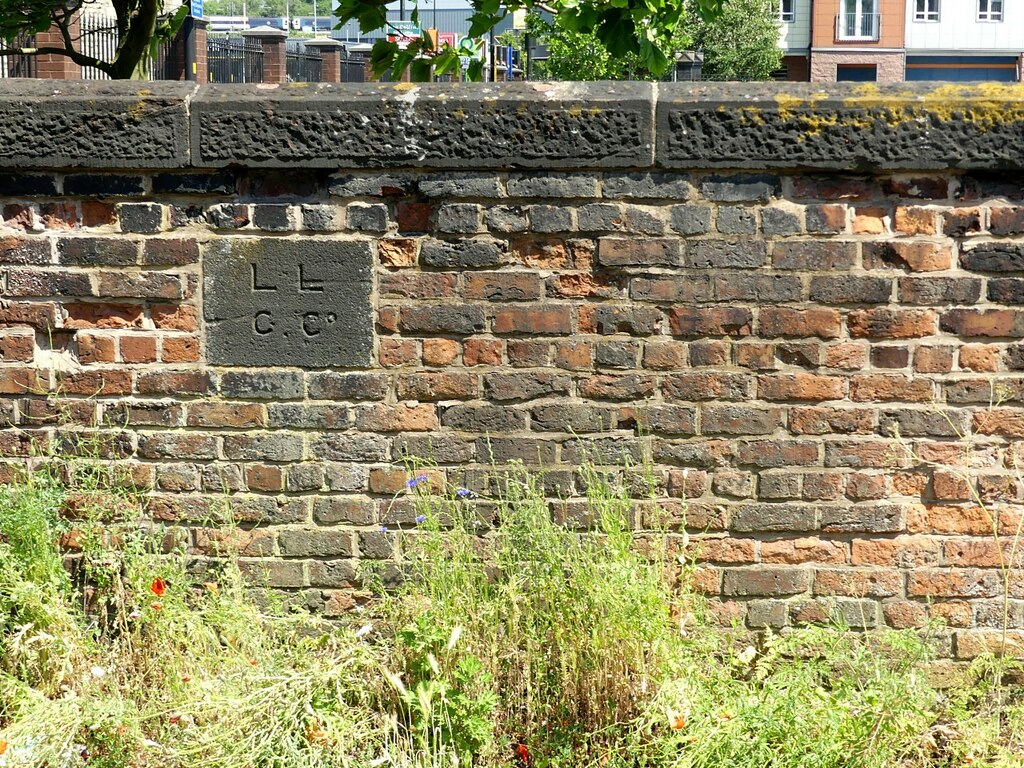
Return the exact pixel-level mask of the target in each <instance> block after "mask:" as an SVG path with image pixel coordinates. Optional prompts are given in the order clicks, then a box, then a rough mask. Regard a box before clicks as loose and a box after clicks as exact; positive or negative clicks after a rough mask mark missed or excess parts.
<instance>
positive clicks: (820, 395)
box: [757, 373, 843, 401]
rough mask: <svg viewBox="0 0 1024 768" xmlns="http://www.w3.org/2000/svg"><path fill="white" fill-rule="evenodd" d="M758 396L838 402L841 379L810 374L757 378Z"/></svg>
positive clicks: (841, 387) (774, 398) (768, 398)
mask: <svg viewBox="0 0 1024 768" xmlns="http://www.w3.org/2000/svg"><path fill="white" fill-rule="evenodd" d="M757 391H758V395H759V396H760V397H761V398H762V399H764V400H801V401H814V400H840V399H842V397H843V379H841V378H839V377H836V376H818V375H815V374H812V373H786V374H775V375H767V376H760V377H758V381H757Z"/></svg>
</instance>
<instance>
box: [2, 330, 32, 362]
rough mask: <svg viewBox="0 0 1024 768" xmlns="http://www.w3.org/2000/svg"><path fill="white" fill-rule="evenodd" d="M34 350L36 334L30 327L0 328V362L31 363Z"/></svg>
mask: <svg viewBox="0 0 1024 768" xmlns="http://www.w3.org/2000/svg"><path fill="white" fill-rule="evenodd" d="M35 350H36V334H35V331H33V330H32V329H31V328H9V329H6V330H0V363H31V362H32V360H33V358H34V357H35Z"/></svg>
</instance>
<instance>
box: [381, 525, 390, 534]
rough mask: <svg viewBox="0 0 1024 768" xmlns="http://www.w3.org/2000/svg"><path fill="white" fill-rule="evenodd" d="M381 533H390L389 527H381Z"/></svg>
mask: <svg viewBox="0 0 1024 768" xmlns="http://www.w3.org/2000/svg"><path fill="white" fill-rule="evenodd" d="M380 532H381V533H387V532H388V527H387V526H386V525H382V526H381V527H380Z"/></svg>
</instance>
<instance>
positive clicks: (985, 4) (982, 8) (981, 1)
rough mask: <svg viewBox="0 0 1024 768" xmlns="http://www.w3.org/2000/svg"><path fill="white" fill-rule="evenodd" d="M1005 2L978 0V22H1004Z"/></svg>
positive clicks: (999, 0) (1000, 0)
mask: <svg viewBox="0 0 1024 768" xmlns="http://www.w3.org/2000/svg"><path fill="white" fill-rule="evenodd" d="M1002 20H1003V0H978V21H1002Z"/></svg>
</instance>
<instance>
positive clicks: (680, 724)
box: [672, 715, 686, 731]
mask: <svg viewBox="0 0 1024 768" xmlns="http://www.w3.org/2000/svg"><path fill="white" fill-rule="evenodd" d="M685 727H686V715H676V716H675V718H673V720H672V730H673V731H681V730H683V728H685Z"/></svg>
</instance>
